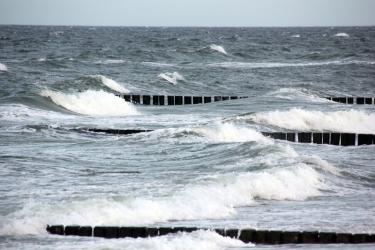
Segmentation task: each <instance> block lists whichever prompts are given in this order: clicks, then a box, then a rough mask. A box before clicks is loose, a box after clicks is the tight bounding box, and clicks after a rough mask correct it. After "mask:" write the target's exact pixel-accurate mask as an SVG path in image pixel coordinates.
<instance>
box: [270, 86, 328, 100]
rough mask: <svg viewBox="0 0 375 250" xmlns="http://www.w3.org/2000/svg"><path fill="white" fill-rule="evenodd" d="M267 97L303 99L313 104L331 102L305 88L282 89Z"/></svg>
mask: <svg viewBox="0 0 375 250" xmlns="http://www.w3.org/2000/svg"><path fill="white" fill-rule="evenodd" d="M266 95H267V96H272V97H277V98H281V99H287V100H298V99H301V100H308V101H312V102H330V101H329V100H327V99H326V98H322V97H320V96H321V94H320V93H317V92H314V91H311V90H309V89H305V88H281V89H278V90H276V91H272V92H270V93H267V94H266Z"/></svg>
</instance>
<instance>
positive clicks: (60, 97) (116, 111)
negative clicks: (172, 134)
mask: <svg viewBox="0 0 375 250" xmlns="http://www.w3.org/2000/svg"><path fill="white" fill-rule="evenodd" d="M41 95H42V96H45V97H49V98H51V100H52V101H53V102H54V103H56V104H57V105H59V106H61V107H63V108H65V109H68V110H70V111H73V112H75V113H79V114H83V115H91V116H126V115H136V114H138V112H137V110H136V109H135V107H134V105H133V104H131V103H128V102H125V101H124V100H123V99H122V98H120V97H117V96H115V95H114V94H111V93H107V92H105V91H102V90H100V91H94V90H87V91H84V92H78V93H72V94H66V93H62V92H57V91H52V90H43V91H42V92H41Z"/></svg>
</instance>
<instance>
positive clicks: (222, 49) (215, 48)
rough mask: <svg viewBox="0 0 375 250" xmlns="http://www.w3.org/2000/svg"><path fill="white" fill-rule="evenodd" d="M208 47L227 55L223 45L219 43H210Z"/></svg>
mask: <svg viewBox="0 0 375 250" xmlns="http://www.w3.org/2000/svg"><path fill="white" fill-rule="evenodd" d="M210 49H212V50H214V51H217V52H219V53H222V54H224V55H227V52H226V51H225V49H224V47H223V46H220V45H216V44H211V45H210Z"/></svg>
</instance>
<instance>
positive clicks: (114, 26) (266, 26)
mask: <svg viewBox="0 0 375 250" xmlns="http://www.w3.org/2000/svg"><path fill="white" fill-rule="evenodd" d="M0 26H46V27H103V28H105V27H108V28H121V27H123V28H355V27H375V24H369V25H300V26H298V25H297V26H294V25H290V26H289V25H285V26H283V25H275V26H273V25H264V26H261V25H259V26H256V25H254V26H220V25H217V26H216V25H215V26H209V25H208V26H205V25H181V26H173V25H171V26H169V25H86V24H73V25H71V24H0Z"/></svg>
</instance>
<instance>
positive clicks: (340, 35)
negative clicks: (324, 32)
mask: <svg viewBox="0 0 375 250" xmlns="http://www.w3.org/2000/svg"><path fill="white" fill-rule="evenodd" d="M334 36H335V37H350V36H349V35H348V34H347V33H343V32H341V33H337V34H335V35H334Z"/></svg>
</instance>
